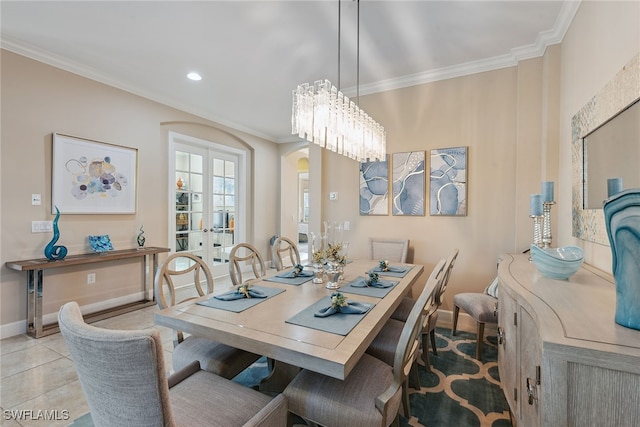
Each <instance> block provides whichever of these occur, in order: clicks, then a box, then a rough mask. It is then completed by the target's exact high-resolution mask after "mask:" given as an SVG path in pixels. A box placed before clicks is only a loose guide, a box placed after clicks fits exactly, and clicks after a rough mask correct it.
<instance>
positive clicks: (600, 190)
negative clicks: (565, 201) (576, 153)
mask: <svg viewBox="0 0 640 427" xmlns="http://www.w3.org/2000/svg"><path fill="white" fill-rule="evenodd" d="M582 149H583V152H584V165H583V168H584V185H583V189H582V192H583V194H584V206H583V208H586V209H600V208H602V201H603V200H605V199H606V198H607V197H608V192H607V180H608V179H610V178H620V179H621V180H622V183H623V188H640V167H639V165H640V102H639V100H635V101H634V103H633V104H632V105H631V106H629V107H628V108H626V109H624V110H623V111H621V112H620V113H619V114H617V115H616V116H615V117H612V118H611V120H609V121H608V122H606V123H605V124H603V125H602V126H600V127H599V128H597V129H596V130H594V131H593V132H591V133H590V134H589V135H587V136H585V137H584V138H583V139H582Z"/></svg>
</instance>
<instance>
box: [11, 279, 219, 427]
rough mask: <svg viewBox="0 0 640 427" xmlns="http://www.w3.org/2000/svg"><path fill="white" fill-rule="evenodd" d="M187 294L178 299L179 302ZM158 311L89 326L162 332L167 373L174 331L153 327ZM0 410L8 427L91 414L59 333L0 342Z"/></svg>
mask: <svg viewBox="0 0 640 427" xmlns="http://www.w3.org/2000/svg"><path fill="white" fill-rule="evenodd" d="M229 287H230V282H229V281H228V279H227V280H225V279H219V280H216V282H215V289H216V292H219V291H220V290H221V288H222V289H223V290H224V289H225V288H229ZM182 294H185V293H184V292H182ZM185 296H186V294H185V295H181V297H182V298H184V297H185ZM157 310H158V308H157V306H154V307H147V308H144V309H141V310H137V311H133V312H131V313H126V314H122V315H120V316H116V317H112V318H109V319H104V320H101V321H98V322H95V323H93V325H95V326H100V327H103V328H109V329H147V328H157V329H158V330H160V332H161V336H162V344H163V348H164V353H165V365H166V366H167V371H168V372H169V371H170V370H171V350H172V349H173V333H172V330H171V329H168V328H164V327H161V326H156V325H155V324H154V322H153V313H154V312H155V311H157ZM21 410H22V411H23V412H22V414H23V415H22V416H21V417H20V418H21V419H19V420H17V419H15V418H16V415H15V414H18V413H19V412H18V411H21ZM0 411H1V412H2V414H1V415H0V425H2V426H7V427H13V426H39V427H43V426H47V427H49V426H51V427H54V426H67V425H69V424H71V423H73V420H75V419H77V418H78V417H80V416H81V415H84V414H85V413H87V412H89V407H88V405H87V403H86V400H85V397H84V394H83V392H82V388H81V386H80V382H79V381H78V377H77V375H76V371H75V367H74V365H73V362H72V361H71V359H70V356H69V352H68V351H67V347H66V345H65V343H64V340H63V338H62V335H61V334H60V333H56V334H53V335H49V336H46V337H42V338H39V339H34V338H31V337H28V336H26V335H17V336H14V337H10V338H6V339H3V340H0ZM29 411H31V412H29ZM38 411H49V412H48V414H53V416H54V418H57V419H55V420H44V419H42V418H43V417H44V415H43V414H42V412H38ZM39 417H40V419H38V418H39Z"/></svg>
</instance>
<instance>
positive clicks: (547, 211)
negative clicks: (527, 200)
mask: <svg viewBox="0 0 640 427" xmlns="http://www.w3.org/2000/svg"><path fill="white" fill-rule="evenodd" d="M555 204H556V202H554V201H553V200H551V201H548V202H543V203H542V217H543V221H542V247H543V248H550V247H551V241H552V237H551V206H553V205H555Z"/></svg>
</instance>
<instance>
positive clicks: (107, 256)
mask: <svg viewBox="0 0 640 427" xmlns="http://www.w3.org/2000/svg"><path fill="white" fill-rule="evenodd" d="M163 252H169V248H157V247H147V248H141V249H123V250H117V251H109V252H103V253H91V254H80V255H69V256H67V257H65V258H64V259H61V260H53V261H52V260H49V259H47V258H40V259H29V260H22V261H9V262H6V263H5V265H6V266H7V267H8V268H10V269H12V270H17V271H26V272H27V333H28V334H29V335H31V336H33V337H35V338H40V337H43V336H45V335H50V334H53V333H56V332H58V331H59V330H60V329H59V328H58V324H57V323H54V324H49V325H43V324H42V314H43V313H42V289H43V287H44V280H43V272H44V270H49V269H52V268H63V267H71V266H76V265H88V264H95V263H100V262H107V261H117V260H121V259H129V258H140V259H141V260H142V261H143V262H142V269H143V276H142V277H143V279H142V280H143V282H144V283H143V284H142V287H143V290H144V298H143V299H142V300H140V301H136V302H132V303H128V304H124V305H120V306H117V307H113V308H110V309H107V310H102V311H99V312H97V313H91V314H88V315H86V316H84V317H85V320H86V321H87V322H92V321H93V322H95V321H97V320H100V319H105V318H107V317H112V316H117V315H119V314H123V313H127V312H129V311H133V310H137V309H139V308H142V307H146V306H149V305H153V304H155V302H154V298H153V280H155V274H156V269H157V267H158V254H159V253H163ZM150 260H151V266H149V261H150ZM148 267H150V269H148ZM147 271H151V272H152V280H151V286H149V283H148V282H149V281H148V280H147ZM149 290H151V292H149ZM150 295H151V296H150Z"/></svg>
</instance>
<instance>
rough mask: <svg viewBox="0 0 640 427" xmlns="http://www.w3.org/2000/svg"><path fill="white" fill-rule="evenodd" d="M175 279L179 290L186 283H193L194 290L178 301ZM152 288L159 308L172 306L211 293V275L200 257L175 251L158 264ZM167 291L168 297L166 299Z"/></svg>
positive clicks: (182, 288)
mask: <svg viewBox="0 0 640 427" xmlns="http://www.w3.org/2000/svg"><path fill="white" fill-rule="evenodd" d="M176 281H178V282H179V283H178V285H179V286H180V289H181V291H185V287H184V285H185V284H188V285H193V287H194V290H195V292H192V293H191V294H188V296H187V298H184V299H182V300H180V301H178V296H177V295H176V283H175V282H176ZM203 282H204V288H203V286H202V285H203ZM153 289H154V292H155V297H156V302H157V303H158V307H160V309H163V308H167V307H172V306H174V305H176V304H180V303H181V302H185V301H189V300H192V299H195V298H198V297H201V296H203V295H208V294H211V293H213V275H212V274H211V270H209V267H208V266H207V264H206V263H205V262H204V261H203V260H202V258H199V257H197V256H195V255H193V254H190V253H188V252H176V253H174V254H171V255H169V256H168V257H167V259H165V260H164V262H162V264H160V265H159V266H158V270H157V272H156V278H155V281H154V283H153ZM165 291H167V292H165ZM167 293H168V297H169V299H167ZM196 293H197V295H196Z"/></svg>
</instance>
